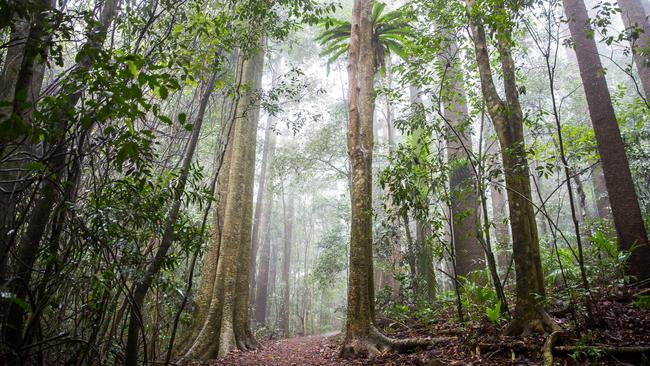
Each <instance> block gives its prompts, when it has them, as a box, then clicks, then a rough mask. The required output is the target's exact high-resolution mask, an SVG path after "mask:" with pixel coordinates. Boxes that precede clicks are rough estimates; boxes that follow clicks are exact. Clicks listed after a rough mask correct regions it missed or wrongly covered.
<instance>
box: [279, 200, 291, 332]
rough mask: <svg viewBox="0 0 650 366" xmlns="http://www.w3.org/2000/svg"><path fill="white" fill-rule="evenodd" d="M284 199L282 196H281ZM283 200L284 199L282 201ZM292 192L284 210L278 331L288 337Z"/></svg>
mask: <svg viewBox="0 0 650 366" xmlns="http://www.w3.org/2000/svg"><path fill="white" fill-rule="evenodd" d="M283 199H284V197H283ZM283 202H284V201H283ZM293 206H294V194H293V192H289V199H288V202H287V205H286V208H285V212H284V240H283V243H284V245H283V248H282V294H281V297H280V331H281V332H282V335H283V336H284V337H289V332H290V329H289V320H290V314H289V309H290V308H291V303H290V302H289V301H290V300H291V299H290V287H289V286H290V284H289V275H290V273H291V245H292V244H293V242H292V240H293V210H294V207H293Z"/></svg>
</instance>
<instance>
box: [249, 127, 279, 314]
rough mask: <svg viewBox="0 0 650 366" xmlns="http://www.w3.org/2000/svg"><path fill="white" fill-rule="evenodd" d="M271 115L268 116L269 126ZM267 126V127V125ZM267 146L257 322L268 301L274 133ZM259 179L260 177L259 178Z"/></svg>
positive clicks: (256, 289)
mask: <svg viewBox="0 0 650 366" xmlns="http://www.w3.org/2000/svg"><path fill="white" fill-rule="evenodd" d="M270 119H271V117H269V126H271V122H270ZM269 126H267V129H268V127H269ZM268 139H269V140H268V146H267V143H266V142H265V143H264V148H265V149H267V148H268V155H267V166H266V170H267V172H265V176H264V179H265V180H267V182H266V183H265V191H266V192H265V193H264V203H263V204H262V210H264V211H263V213H262V217H261V218H260V224H259V225H260V228H259V230H260V232H261V234H262V236H261V238H263V239H262V247H261V251H260V263H259V272H258V274H257V281H256V288H255V301H254V304H255V305H254V309H255V320H256V321H257V322H258V323H259V324H265V323H266V308H267V301H268V285H269V260H270V258H269V257H270V254H271V211H272V205H273V189H272V187H271V179H270V177H269V176H268V174H269V173H270V172H269V170H270V162H272V161H273V155H274V153H275V133H272V132H271V133H270V134H269V135H268ZM260 179H261V178H260Z"/></svg>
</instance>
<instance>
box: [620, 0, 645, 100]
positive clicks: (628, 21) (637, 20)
mask: <svg viewBox="0 0 650 366" xmlns="http://www.w3.org/2000/svg"><path fill="white" fill-rule="evenodd" d="M643 1H644V0H618V7H619V8H620V9H621V18H623V24H624V25H625V28H626V29H627V30H628V33H629V34H630V36H629V38H630V42H631V45H630V46H631V47H632V54H633V55H634V63H635V64H636V68H637V70H638V72H639V79H641V86H642V87H643V91H644V92H645V97H646V99H647V98H650V57H649V56H648V48H649V47H650V22H649V21H648V16H649V15H650V14H648V13H647V12H646V10H645V9H644V7H643Z"/></svg>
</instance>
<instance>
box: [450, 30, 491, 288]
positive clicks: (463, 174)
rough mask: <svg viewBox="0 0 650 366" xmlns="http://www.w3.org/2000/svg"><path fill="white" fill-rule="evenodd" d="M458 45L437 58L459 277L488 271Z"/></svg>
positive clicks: (452, 46)
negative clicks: (442, 71)
mask: <svg viewBox="0 0 650 366" xmlns="http://www.w3.org/2000/svg"><path fill="white" fill-rule="evenodd" d="M458 52H459V51H458V46H457V45H456V42H455V41H454V40H453V39H448V40H445V45H444V50H443V52H441V53H440V55H439V56H438V59H439V62H440V63H441V64H443V65H444V67H445V75H446V79H447V80H446V85H444V86H443V88H442V90H443V92H442V94H441V98H442V104H443V109H444V118H445V120H446V122H447V138H446V142H447V161H448V164H449V167H450V171H449V189H450V191H451V192H450V193H451V219H452V220H454V225H453V235H454V245H455V253H456V275H457V276H463V277H467V276H468V275H469V274H470V273H471V272H473V271H478V270H482V269H485V254H484V251H483V248H482V247H481V243H480V242H479V240H478V238H477V237H476V233H477V222H478V220H477V208H478V207H477V203H478V198H477V195H476V189H475V185H476V183H475V182H476V177H475V175H474V173H473V171H472V168H471V166H470V162H469V160H468V159H469V157H470V155H471V153H472V141H471V137H470V129H471V126H470V124H469V123H468V122H469V120H468V118H467V117H468V116H467V98H466V96H465V90H464V89H463V86H462V76H461V73H460V72H459V69H458V59H457V54H458Z"/></svg>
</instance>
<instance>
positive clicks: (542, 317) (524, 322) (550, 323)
mask: <svg viewBox="0 0 650 366" xmlns="http://www.w3.org/2000/svg"><path fill="white" fill-rule="evenodd" d="M560 330H562V328H561V327H560V326H559V325H558V324H557V323H556V322H555V320H553V319H552V318H551V317H550V316H549V315H548V314H547V313H546V311H545V310H544V309H542V308H541V307H540V308H538V309H536V310H533V311H532V312H527V313H526V314H525V315H520V316H517V314H516V313H515V318H514V319H513V320H512V322H510V324H508V327H507V328H506V330H505V331H504V334H505V335H507V336H521V335H529V334H533V333H549V334H550V333H553V332H556V331H560Z"/></svg>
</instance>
